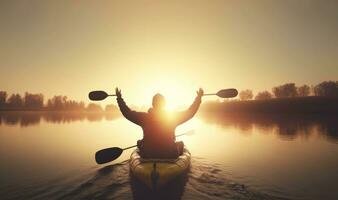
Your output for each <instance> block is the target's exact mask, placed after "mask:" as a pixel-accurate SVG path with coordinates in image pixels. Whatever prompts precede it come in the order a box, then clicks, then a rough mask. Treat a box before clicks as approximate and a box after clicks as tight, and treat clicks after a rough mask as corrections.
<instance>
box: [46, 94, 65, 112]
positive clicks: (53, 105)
mask: <svg viewBox="0 0 338 200" xmlns="http://www.w3.org/2000/svg"><path fill="white" fill-rule="evenodd" d="M66 101H67V97H66V96H62V95H59V96H54V97H53V98H51V99H49V100H48V101H47V109H48V110H63V109H64V107H65V103H66Z"/></svg>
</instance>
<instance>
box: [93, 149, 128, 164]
mask: <svg viewBox="0 0 338 200" xmlns="http://www.w3.org/2000/svg"><path fill="white" fill-rule="evenodd" d="M122 152H123V149H121V148H118V147H112V148H107V149H102V150H100V151H98V152H96V154H95V160H96V163H97V164H104V163H107V162H110V161H113V160H115V159H116V158H118V157H120V155H121V154H122Z"/></svg>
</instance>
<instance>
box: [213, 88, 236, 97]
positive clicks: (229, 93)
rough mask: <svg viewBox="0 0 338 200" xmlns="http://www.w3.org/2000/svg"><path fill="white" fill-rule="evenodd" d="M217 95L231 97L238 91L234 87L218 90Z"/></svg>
mask: <svg viewBox="0 0 338 200" xmlns="http://www.w3.org/2000/svg"><path fill="white" fill-rule="evenodd" d="M216 95H217V96H219V97H222V98H232V97H236V96H237V95H238V91H237V90H236V89H234V88H231V89H224V90H220V91H218V92H217V93H216Z"/></svg>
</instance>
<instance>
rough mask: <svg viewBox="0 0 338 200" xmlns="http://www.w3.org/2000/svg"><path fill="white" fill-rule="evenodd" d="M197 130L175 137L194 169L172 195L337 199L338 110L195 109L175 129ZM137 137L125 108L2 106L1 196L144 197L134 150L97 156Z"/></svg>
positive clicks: (0, 125)
mask: <svg viewBox="0 0 338 200" xmlns="http://www.w3.org/2000/svg"><path fill="white" fill-rule="evenodd" d="M191 129H194V130H195V134H194V135H192V136H182V137H181V138H180V139H179V140H183V141H184V143H185V144H186V145H187V147H188V148H189V150H190V152H191V154H192V165H191V169H190V172H189V173H188V174H187V176H186V177H185V178H184V179H183V180H181V182H182V184H180V185H179V186H177V185H178V184H177V185H176V187H179V188H176V189H174V191H176V193H175V192H174V193H175V194H174V193H171V195H172V196H171V198H173V199H310V200H312V199H332V200H333V199H338V171H337V169H338V118H337V116H316V115H307V116H280V115H279V116H273V115H225V114H216V113H209V114H199V115H198V116H197V117H195V118H194V119H192V120H191V121H189V122H188V123H186V124H184V125H182V126H181V127H178V128H177V130H176V133H177V134H179V133H183V132H185V131H188V130H191ZM140 138H142V130H141V128H139V127H138V126H136V125H134V124H132V123H130V122H128V121H127V120H126V119H124V118H122V117H120V115H114V114H108V115H107V114H106V115H104V114H75V113H73V114H70V113H68V114H67V113H47V112H45V113H44V112H42V113H35V112H24V113H15V112H3V113H0V198H1V199H133V198H134V199H138V198H141V197H142V192H143V193H144V190H143V189H142V186H140V185H137V184H135V183H134V182H133V180H132V179H131V178H130V176H129V165H128V161H127V160H128V158H129V156H130V153H131V152H132V150H128V151H126V152H124V153H123V154H122V156H121V157H120V158H119V159H118V160H116V161H114V162H111V163H108V164H106V165H97V164H96V163H95V160H94V155H95V152H96V151H98V150H100V149H103V148H107V147H112V146H118V147H128V146H131V145H134V144H135V142H136V140H137V139H140ZM169 189H172V188H168V190H169ZM140 194H141V196H140Z"/></svg>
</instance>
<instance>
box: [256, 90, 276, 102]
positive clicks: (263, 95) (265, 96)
mask: <svg viewBox="0 0 338 200" xmlns="http://www.w3.org/2000/svg"><path fill="white" fill-rule="evenodd" d="M271 98H272V95H271V93H270V92H268V91H263V92H259V93H258V94H257V95H256V97H255V100H265V99H271Z"/></svg>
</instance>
